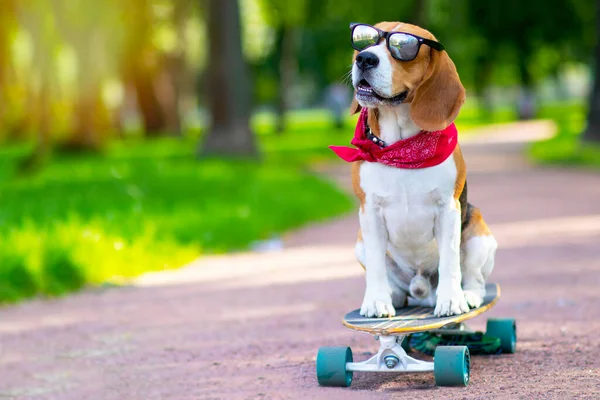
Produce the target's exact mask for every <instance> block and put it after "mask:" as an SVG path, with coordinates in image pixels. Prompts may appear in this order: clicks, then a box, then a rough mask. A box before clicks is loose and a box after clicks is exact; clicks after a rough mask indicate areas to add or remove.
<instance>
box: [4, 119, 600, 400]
mask: <svg viewBox="0 0 600 400" xmlns="http://www.w3.org/2000/svg"><path fill="white" fill-rule="evenodd" d="M545 129H547V126H546V125H543V124H542V125H540V124H537V125H536V124H535V123H534V124H533V125H531V124H530V125H515V126H511V127H509V128H507V127H504V128H498V129H497V132H496V134H497V135H500V138H502V139H503V141H504V142H505V143H498V142H494V143H488V144H482V143H470V144H465V145H464V153H465V157H466V160H467V165H468V168H469V175H468V179H469V196H470V198H471V200H472V202H473V203H474V204H476V205H477V206H479V207H481V209H482V210H483V212H484V215H485V218H486V219H487V221H488V222H489V223H490V225H491V228H492V230H493V231H494V233H495V235H496V237H497V238H498V241H499V243H500V248H501V249H500V251H499V252H498V257H497V262H496V269H495V270H494V273H493V280H494V281H497V282H499V283H500V284H501V285H502V291H503V296H502V299H501V300H500V302H499V304H498V305H497V306H496V307H495V308H493V309H492V310H491V311H490V312H489V313H486V314H485V315H484V316H483V317H478V318H477V319H475V320H473V324H472V325H474V326H475V327H476V328H483V327H484V324H485V318H486V317H489V316H514V317H516V318H517V319H518V333H519V344H518V350H517V354H515V355H502V356H494V357H474V359H473V361H472V365H473V370H472V381H471V385H470V386H469V387H468V388H466V389H447V388H436V387H435V386H433V377H432V375H431V374H422V375H404V376H403V375H375V374H366V373H362V374H360V373H357V374H355V381H354V383H353V385H352V387H351V388H348V389H330V388H320V387H318V386H317V383H316V378H315V374H314V356H315V353H316V350H317V348H318V347H319V346H324V345H350V346H352V348H353V351H354V354H355V358H356V359H363V358H366V356H367V355H368V354H370V352H373V351H375V350H376V343H375V342H374V341H373V339H372V338H371V336H370V335H366V334H361V333H358V332H356V333H355V332H352V331H350V330H348V329H345V328H344V327H343V326H342V325H341V324H340V318H341V316H342V315H343V314H344V313H345V312H347V311H348V310H349V309H351V308H356V307H358V306H359V305H360V301H361V299H362V294H363V293H362V292H363V288H364V280H363V276H362V273H361V269H360V267H358V266H357V264H356V263H355V262H354V260H353V251H352V246H353V241H354V239H355V232H356V228H357V222H356V217H355V216H354V215H351V216H349V217H348V218H345V219H341V220H338V221H333V222H331V223H328V224H324V225H320V226H312V227H309V228H307V229H305V230H301V231H299V232H296V233H294V234H292V235H290V236H289V237H287V238H286V241H285V244H286V249H285V250H283V251H281V252H274V253H264V254H241V255H235V256H229V257H210V258H204V259H202V260H200V261H199V262H197V263H195V264H194V265H192V266H190V267H188V268H184V269H181V270H178V271H174V272H168V273H162V274H153V275H148V276H145V277H143V278H141V279H140V280H139V281H138V282H137V283H136V285H135V286H132V287H127V288H120V289H110V290H96V291H88V292H85V293H80V294H77V295H74V296H71V297H69V298H65V299H59V300H53V301H32V302H28V303H24V304H21V305H19V306H14V307H8V308H4V309H2V310H0V399H17V398H18V399H73V400H82V399H85V400H87V399H102V400H110V399H119V400H123V399H144V400H150V399H182V400H183V399H238V398H239V399H255V398H268V399H298V398H319V399H320V398H323V399H330V398H344V399H351V398H369V399H370V398H394V397H397V398H461V399H462V398H480V399H489V398H498V399H512V398H515V399H517V398H523V399H531V398H556V399H562V398H590V399H591V398H598V397H599V396H600V339H599V338H598V331H600V306H599V305H598V304H599V303H600V257H599V255H600V174H597V173H591V172H584V171H568V170H560V169H540V168H532V167H531V166H529V165H528V164H527V163H526V162H525V161H524V159H523V157H522V156H521V150H522V144H520V143H518V141H513V140H512V139H514V138H516V139H519V138H522V137H524V136H525V135H527V134H538V133H540V132H541V133H544V132H545ZM489 135H492V133H490V134H489ZM489 135H488V136H486V138H487V139H488V140H490V138H491V136H489ZM327 173H329V174H331V175H332V176H333V177H335V178H339V180H340V181H342V184H344V182H347V181H346V179H347V178H346V176H347V175H346V173H347V166H346V165H342V164H341V163H340V164H339V165H337V166H336V167H335V168H334V169H328V170H327Z"/></svg>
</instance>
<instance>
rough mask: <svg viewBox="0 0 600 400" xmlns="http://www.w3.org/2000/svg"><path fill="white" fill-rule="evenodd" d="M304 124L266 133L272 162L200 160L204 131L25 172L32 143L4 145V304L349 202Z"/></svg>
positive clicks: (224, 243)
mask: <svg viewBox="0 0 600 400" xmlns="http://www.w3.org/2000/svg"><path fill="white" fill-rule="evenodd" d="M294 129H295V128H291V130H290V132H289V133H288V134H286V135H285V136H283V137H282V138H276V137H274V136H273V135H268V134H266V135H263V136H264V137H261V144H262V147H263V149H264V160H263V162H249V161H232V160H219V159H213V160H203V161H198V160H196V158H195V154H194V149H195V146H196V143H195V141H194V140H189V139H181V140H178V139H161V140H157V141H152V142H137V143H136V142H117V143H113V144H112V145H111V146H110V147H109V148H108V149H107V150H106V152H105V153H104V154H102V155H91V156H90V155H86V156H65V155H63V156H58V155H55V156H54V157H53V158H52V159H51V160H50V161H49V163H48V164H47V165H45V166H44V167H43V169H41V170H40V171H39V172H37V173H35V174H33V175H26V176H23V175H20V174H18V173H17V169H18V168H17V165H18V163H19V161H20V160H21V159H22V158H23V157H24V156H26V155H27V154H28V150H29V149H28V148H27V147H26V146H21V147H9V148H3V149H0V204H1V207H0V302H8V301H16V300H19V299H21V298H24V297H29V296H34V295H37V294H44V295H58V294H62V293H66V292H69V291H72V290H76V289H79V288H81V287H83V286H85V285H87V284H101V283H103V282H107V281H108V282H121V281H122V280H123V278H127V277H131V276H135V275H138V274H140V273H143V272H146V271H152V270H161V269H165V268H174V267H178V266H181V265H183V264H185V263H187V262H189V261H192V260H193V259H194V258H196V257H198V256H199V255H201V254H205V253H219V252H225V251H232V250H239V249H245V248H247V247H248V246H249V244H250V243H252V242H253V241H257V240H262V239H268V238H270V237H272V236H273V235H276V234H278V233H281V232H284V231H287V230H290V229H293V228H296V227H299V226H302V225H303V224H306V223H307V222H310V221H316V220H322V219H325V218H328V217H331V216H334V215H338V214H341V213H344V212H346V211H349V210H350V209H351V208H352V204H353V201H352V199H351V198H350V197H349V196H348V195H347V194H345V193H343V192H342V191H341V190H339V189H338V188H336V187H335V186H334V185H333V184H331V183H330V182H327V181H324V180H323V179H321V178H318V177H316V176H315V175H313V174H312V173H310V172H309V171H308V168H307V163H309V162H311V161H312V160H316V159H318V158H319V155H320V154H323V153H324V152H323V151H322V149H319V148H318V143H320V142H319V141H315V142H314V143H313V142H312V141H310V140H307V141H302V140H301V139H308V138H306V137H305V136H304V133H303V131H302V129H299V130H298V131H295V130H294ZM288 136H293V137H295V138H296V139H297V140H294V139H292V138H291V137H288ZM312 136H318V135H316V132H313V133H312ZM294 143H297V147H295V146H294ZM303 143H304V147H303ZM306 143H310V145H307V144H306ZM307 147H308V148H310V151H305V148H307Z"/></svg>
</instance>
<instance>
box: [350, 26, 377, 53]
mask: <svg viewBox="0 0 600 400" xmlns="http://www.w3.org/2000/svg"><path fill="white" fill-rule="evenodd" d="M378 41H379V32H378V31H377V29H375V28H373V27H372V26H368V25H358V26H356V27H355V28H354V29H353V30H352V43H353V45H354V48H356V49H357V50H362V49H366V48H367V47H369V46H373V45H374V44H377V42H378Z"/></svg>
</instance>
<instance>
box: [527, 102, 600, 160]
mask: <svg viewBox="0 0 600 400" xmlns="http://www.w3.org/2000/svg"><path fill="white" fill-rule="evenodd" d="M541 114H542V115H541V117H542V118H550V119H554V120H555V121H556V123H557V124H558V134H557V135H556V136H555V137H553V138H551V139H548V140H545V141H541V142H537V143H533V144H532V145H531V146H530V148H529V155H530V157H531V158H532V159H533V160H534V161H536V162H537V163H540V164H555V165H563V166H569V165H572V166H575V165H579V166H590V167H600V146H597V145H592V144H587V143H586V144H585V145H584V144H582V143H581V141H580V135H581V133H582V132H583V130H584V129H585V122H586V121H585V118H586V107H585V106H584V105H583V104H581V103H573V104H567V105H565V104H563V105H560V106H554V107H545V108H544V109H543V110H542V113H541Z"/></svg>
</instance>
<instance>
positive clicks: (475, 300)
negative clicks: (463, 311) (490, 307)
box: [464, 290, 483, 308]
mask: <svg viewBox="0 0 600 400" xmlns="http://www.w3.org/2000/svg"><path fill="white" fill-rule="evenodd" d="M464 293H465V300H466V301H467V304H468V305H469V307H471V308H477V307H479V306H481V303H483V297H481V295H480V294H479V293H477V292H475V291H473V290H465V291H464Z"/></svg>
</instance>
